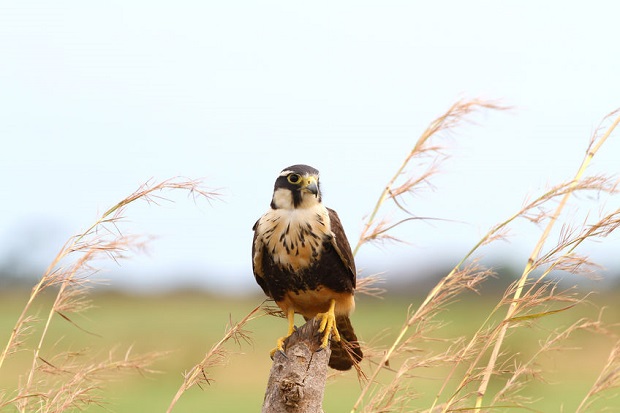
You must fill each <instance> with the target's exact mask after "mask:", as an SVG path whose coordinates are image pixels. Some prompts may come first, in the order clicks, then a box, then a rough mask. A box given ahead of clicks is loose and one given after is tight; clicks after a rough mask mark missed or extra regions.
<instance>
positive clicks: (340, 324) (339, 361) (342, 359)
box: [329, 316, 364, 370]
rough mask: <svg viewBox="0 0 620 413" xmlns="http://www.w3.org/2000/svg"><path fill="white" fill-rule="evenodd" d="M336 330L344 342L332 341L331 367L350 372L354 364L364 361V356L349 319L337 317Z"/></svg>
mask: <svg viewBox="0 0 620 413" xmlns="http://www.w3.org/2000/svg"><path fill="white" fill-rule="evenodd" d="M336 328H337V329H338V332H339V333H340V338H341V340H342V341H340V342H337V341H334V340H332V341H331V345H330V347H331V350H332V355H331V357H330V358H329V367H331V368H333V369H336V370H349V369H350V368H351V367H353V365H354V364H357V363H359V362H360V361H362V358H363V357H364V354H363V353H362V349H361V348H360V344H359V342H358V341H357V336H356V335H355V331H353V325H352V324H351V320H350V319H349V317H347V316H336Z"/></svg>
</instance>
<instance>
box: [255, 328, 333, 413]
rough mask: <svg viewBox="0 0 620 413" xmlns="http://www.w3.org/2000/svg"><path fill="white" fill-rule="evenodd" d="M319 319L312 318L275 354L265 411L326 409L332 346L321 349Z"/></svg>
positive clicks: (305, 412) (287, 412) (310, 412)
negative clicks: (324, 398)
mask: <svg viewBox="0 0 620 413" xmlns="http://www.w3.org/2000/svg"><path fill="white" fill-rule="evenodd" d="M318 326H319V322H318V321H316V319H312V320H309V321H308V322H307V323H306V324H304V325H303V326H302V327H300V328H299V329H297V331H295V332H294V333H293V334H292V335H291V336H290V337H289V338H288V340H286V342H285V345H284V347H285V353H286V356H285V355H284V354H282V353H281V352H278V351H277V352H276V353H275V355H274V360H273V365H272V366H271V373H270V374H269V381H268V383H267V390H266V391H265V400H264V402H263V410H262V412H263V413H294V412H299V413H301V412H303V413H323V408H322V405H323V395H324V393H325V381H326V379H327V362H328V361H329V356H330V354H331V350H330V348H329V346H328V347H327V348H326V349H323V350H320V351H317V350H319V344H320V343H319V337H320V335H319V333H318V331H317V329H318Z"/></svg>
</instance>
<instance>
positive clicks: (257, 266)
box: [252, 220, 271, 297]
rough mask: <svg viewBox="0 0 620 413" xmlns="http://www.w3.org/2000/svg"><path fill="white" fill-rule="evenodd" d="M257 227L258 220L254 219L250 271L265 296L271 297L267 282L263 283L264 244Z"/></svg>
mask: <svg viewBox="0 0 620 413" xmlns="http://www.w3.org/2000/svg"><path fill="white" fill-rule="evenodd" d="M259 221H260V220H259ZM257 228H258V221H256V223H255V224H254V226H253V227H252V230H253V231H254V239H253V240H252V271H253V272H254V278H256V282H257V283H258V285H259V286H260V288H262V289H263V291H264V292H265V294H266V295H267V296H269V297H271V294H270V293H269V289H268V288H267V283H265V279H264V278H263V276H264V271H263V251H264V249H265V246H264V245H263V242H262V240H260V239H259V238H258V234H257V232H256V229H257Z"/></svg>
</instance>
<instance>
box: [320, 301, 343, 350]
mask: <svg viewBox="0 0 620 413" xmlns="http://www.w3.org/2000/svg"><path fill="white" fill-rule="evenodd" d="M335 307H336V300H332V301H331V303H330V305H329V310H327V312H325V313H319V314H317V315H316V316H317V317H318V318H320V319H321V324H320V325H319V333H323V339H322V340H321V350H322V349H324V348H326V347H327V345H328V344H329V336H330V334H331V336H332V338H333V339H334V341H340V333H339V332H338V329H337V328H336V314H335V312H334V308H335Z"/></svg>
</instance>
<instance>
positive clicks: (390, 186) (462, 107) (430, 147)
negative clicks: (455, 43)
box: [351, 100, 507, 412]
mask: <svg viewBox="0 0 620 413" xmlns="http://www.w3.org/2000/svg"><path fill="white" fill-rule="evenodd" d="M480 109H493V110H505V109H507V108H506V107H503V106H500V105H498V104H496V103H492V102H486V101H482V100H470V101H459V102H456V103H455V104H454V105H452V107H450V108H449V109H448V111H447V112H446V113H444V114H443V115H441V116H440V117H438V118H437V119H435V120H434V121H433V122H431V124H430V125H429V127H428V128H427V129H426V130H425V131H424V132H423V133H422V135H421V136H420V137H419V139H418V141H417V142H416V144H415V145H414V147H413V149H412V150H411V151H410V152H409V154H408V155H407V157H406V158H405V160H404V161H403V163H402V164H401V166H400V167H399V168H398V169H397V171H396V173H395V174H394V176H393V177H392V178H391V179H390V181H389V182H388V183H387V185H386V187H385V189H384V190H383V192H382V193H381V195H380V196H379V199H378V201H377V203H376V204H375V207H374V209H373V211H372V212H371V214H370V216H369V217H368V219H367V220H366V224H365V225H364V227H363V229H362V232H361V235H360V238H359V241H358V243H357V245H356V247H355V249H354V251H353V252H354V254H355V253H357V251H358V250H359V248H360V247H361V246H362V245H363V244H365V243H368V242H371V241H377V240H385V239H393V237H391V236H390V235H389V234H388V233H387V232H388V231H389V230H391V229H393V228H395V227H396V226H398V225H400V224H402V223H404V222H406V221H408V220H412V219H419V217H416V216H415V215H414V214H412V213H411V212H410V211H409V210H407V209H406V208H404V207H403V202H401V200H400V198H401V197H402V196H403V195H404V194H410V193H412V192H413V191H414V190H415V189H416V188H417V186H419V185H420V184H422V183H427V181H428V179H429V178H430V177H431V176H432V175H434V174H435V173H436V172H437V170H438V164H439V162H440V161H441V160H442V159H444V158H445V156H442V154H441V150H442V148H441V146H438V145H435V144H433V143H432V140H433V138H437V137H438V135H440V134H441V133H442V132H447V131H450V130H451V129H453V128H454V127H456V126H457V125H459V124H461V123H463V122H465V121H467V117H468V116H470V115H471V114H472V113H474V112H475V111H477V110H480ZM420 157H432V158H433V161H432V162H431V164H430V166H429V167H427V169H426V170H425V171H424V172H422V173H421V174H420V177H419V178H415V177H414V178H408V179H406V180H405V182H404V183H403V184H400V185H397V181H398V180H399V178H400V177H401V176H402V175H403V173H404V171H405V169H406V168H407V166H408V165H409V163H410V162H411V161H412V160H413V159H416V158H420ZM389 199H391V200H393V201H394V203H395V205H396V206H397V207H398V208H399V209H400V210H402V211H403V212H404V213H405V214H407V215H408V217H407V218H405V219H403V220H401V221H399V222H397V223H396V224H393V225H390V224H388V222H387V220H386V219H379V218H378V217H377V216H378V213H379V210H380V209H381V208H382V207H383V205H384V204H385V202H386V201H387V200H389ZM459 266H460V265H459ZM455 274H459V275H465V274H467V272H466V271H465V272H460V271H459V270H458V267H455V269H454V270H453V271H452V272H451V274H450V275H449V276H447V277H446V278H444V280H443V281H442V283H440V285H438V286H437V287H436V288H435V289H434V290H433V291H432V292H431V294H429V296H428V297H427V299H426V300H425V301H424V302H423V304H422V305H421V306H420V307H419V308H418V311H417V312H416V313H415V314H414V315H413V316H412V317H410V318H409V319H408V321H407V323H405V325H404V326H403V328H402V330H401V331H400V333H399V335H398V337H397V338H396V340H395V342H394V343H393V345H392V346H391V347H390V348H389V349H388V350H387V351H386V352H385V354H384V356H383V358H382V360H381V361H380V362H379V363H378V367H376V368H375V370H374V371H373V373H372V374H371V375H370V376H369V381H368V383H367V384H366V385H365V386H364V388H363V389H362V391H361V394H360V396H359V397H358V399H357V401H356V403H355V405H354V406H353V409H352V410H351V411H352V412H355V411H356V410H357V409H358V408H359V407H360V405H361V403H362V401H363V400H364V398H365V396H366V394H367V393H368V392H369V391H370V388H371V386H372V385H373V384H374V382H375V379H376V377H377V375H378V374H379V372H380V371H381V369H383V368H384V366H387V365H388V364H389V360H390V359H391V357H392V354H393V353H394V352H395V351H396V349H397V348H398V346H399V345H400V343H401V342H402V340H403V339H404V338H405V336H406V334H407V332H408V330H409V328H410V327H411V326H412V325H413V324H414V323H416V322H417V321H418V320H422V319H423V318H424V317H425V316H426V315H427V312H430V310H431V308H428V307H427V305H428V303H429V302H430V301H431V300H432V299H434V298H436V297H437V302H438V303H439V302H441V301H443V300H444V299H445V301H447V299H448V297H451V296H452V295H453V294H454V292H455V291H457V290H459V288H469V287H473V286H474V285H475V284H476V283H477V282H479V280H478V281H473V280H468V281H467V283H462V281H463V280H465V279H467V277H465V276H463V277H460V276H457V277H454V275H455ZM488 275H489V274H485V275H484V276H488ZM484 276H482V277H481V278H480V279H482V278H484ZM455 286H458V287H457V288H453V287H455ZM438 307H439V306H438Z"/></svg>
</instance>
